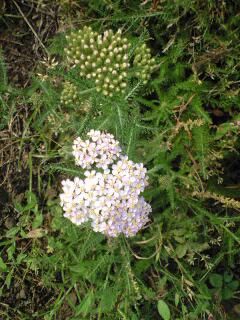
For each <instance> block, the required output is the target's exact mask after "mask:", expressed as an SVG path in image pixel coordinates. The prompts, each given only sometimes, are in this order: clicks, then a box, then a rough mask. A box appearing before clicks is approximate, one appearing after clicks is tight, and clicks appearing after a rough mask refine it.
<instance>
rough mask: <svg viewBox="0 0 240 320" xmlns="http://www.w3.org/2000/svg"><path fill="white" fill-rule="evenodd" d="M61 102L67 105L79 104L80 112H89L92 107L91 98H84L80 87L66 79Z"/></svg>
mask: <svg viewBox="0 0 240 320" xmlns="http://www.w3.org/2000/svg"><path fill="white" fill-rule="evenodd" d="M61 104H62V105H64V106H66V107H68V106H71V105H75V106H76V105H77V106H78V107H79V112H80V113H87V112H89V111H90V110H91V108H92V106H91V103H90V101H89V100H82V98H81V97H80V95H79V88H78V87H77V86H75V85H74V84H73V83H70V82H69V81H66V82H65V83H64V85H63V90H62V94H61Z"/></svg>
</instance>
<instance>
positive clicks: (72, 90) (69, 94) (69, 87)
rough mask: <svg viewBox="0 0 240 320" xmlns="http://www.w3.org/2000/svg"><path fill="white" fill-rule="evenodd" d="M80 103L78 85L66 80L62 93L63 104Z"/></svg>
mask: <svg viewBox="0 0 240 320" xmlns="http://www.w3.org/2000/svg"><path fill="white" fill-rule="evenodd" d="M78 103H80V101H79V96H78V87H77V86H75V85H74V84H72V83H70V82H68V81H66V82H65V83H64V85H63V91H62V94H61V104H63V105H65V106H70V105H75V104H78Z"/></svg>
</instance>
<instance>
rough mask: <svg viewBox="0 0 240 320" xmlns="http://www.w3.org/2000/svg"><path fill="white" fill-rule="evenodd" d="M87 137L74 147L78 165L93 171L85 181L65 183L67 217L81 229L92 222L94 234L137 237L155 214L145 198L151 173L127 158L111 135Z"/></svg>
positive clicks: (62, 196)
mask: <svg viewBox="0 0 240 320" xmlns="http://www.w3.org/2000/svg"><path fill="white" fill-rule="evenodd" d="M87 135H88V136H89V137H90V139H88V140H85V141H83V140H82V139H81V138H77V139H76V140H75V141H74V143H73V155H74V157H75V161H76V164H77V165H78V166H81V167H82V168H83V169H89V170H85V172H84V176H85V178H84V179H80V178H79V177H75V178H74V180H73V181H71V180H69V179H67V180H64V181H62V185H63V193H62V194H60V199H61V206H62V207H63V210H64V211H65V213H64V216H65V217H66V218H68V219H70V220H71V221H72V222H73V223H74V224H77V225H81V224H82V223H85V222H87V221H91V226H92V228H93V230H94V231H96V232H101V233H103V234H105V235H106V236H108V237H117V236H118V235H120V234H124V235H125V236H127V237H131V236H134V235H135V234H136V233H137V232H138V231H139V230H140V229H142V227H143V226H144V225H145V224H146V223H147V222H148V221H149V217H148V216H149V213H150V212H151V206H150V205H149V204H148V203H146V202H145V200H144V198H143V197H142V196H141V193H142V192H143V191H144V188H145V187H146V186H147V185H148V182H147V177H146V171H147V170H146V169H145V168H144V167H143V164H142V163H134V162H133V161H131V160H129V159H128V157H127V156H125V155H123V154H122V150H121V148H120V146H119V142H118V141H116V140H115V139H114V137H113V136H112V135H111V134H109V133H102V132H100V131H94V130H91V131H90V132H89V133H88V134H87ZM97 169H98V171H97ZM99 169H100V170H102V171H101V172H100V170H99Z"/></svg>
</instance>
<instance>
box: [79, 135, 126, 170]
mask: <svg viewBox="0 0 240 320" xmlns="http://www.w3.org/2000/svg"><path fill="white" fill-rule="evenodd" d="M87 136H89V138H90V139H88V140H85V141H83V140H82V139H81V138H77V139H76V140H74V141H73V155H74V157H75V162H76V165H78V166H80V167H82V168H83V169H91V167H92V165H94V164H95V165H96V167H97V168H102V169H107V168H108V166H109V165H110V164H112V163H113V162H114V161H115V160H116V159H117V158H118V157H119V155H120V153H121V148H120V147H119V141H116V140H115V139H114V137H113V135H111V134H109V133H106V134H105V133H101V132H100V131H94V130H91V131H90V132H88V133H87Z"/></svg>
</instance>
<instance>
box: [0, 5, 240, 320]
mask: <svg viewBox="0 0 240 320" xmlns="http://www.w3.org/2000/svg"><path fill="white" fill-rule="evenodd" d="M0 18H1V30H2V39H1V43H2V52H1V62H0V74H1V76H0V108H1V114H0V119H1V121H0V127H1V135H0V144H1V168H2V170H1V181H2V182H1V195H0V210H1V217H0V225H1V233H0V237H1V242H0V252H1V258H0V296H1V300H0V316H1V318H2V319H21V320H22V319H44V320H50V319H72V320H74V319H106V320H111V319H127V320H135V319H143V320H147V319H164V320H168V319H176V320H177V319H181V320H182V319H184V320H185V319H208V320H211V319H239V316H240V305H239V297H240V295H239V292H240V291H239V290H240V289H239V277H240V274H239V244H240V227H239V220H240V217H239V209H240V201H239V189H240V187H239V177H240V167H239V159H240V157H239V150H240V143H239V132H240V116H239V102H240V101H239V81H240V80H239V68H240V65H239V52H240V47H239V45H240V42H239V28H240V5H239V4H238V2H237V1H236V2H235V1H218V2H216V1H212V0H205V1H198V0H194V1H187V0H178V1H177V0H175V1H170V0H169V1H168V0H165V1H137V0H136V1H110V0H108V1H107V0H106V1H98V0H91V1H83V0H76V1H70V0H69V1H68V0H58V1H47V0H46V1H10V2H7V1H5V2H4V1H3V3H2V6H1V10H0ZM84 25H89V26H91V27H92V28H93V29H94V30H97V31H98V32H103V31H104V30H106V29H109V28H111V29H113V30H114V31H116V30H117V29H118V28H123V30H124V35H125V36H127V37H128V39H129V40H130V41H131V43H132V45H133V47H134V46H135V47H136V46H138V45H139V44H140V43H142V42H143V41H145V42H146V43H147V44H148V45H149V46H150V48H151V51H152V54H153V55H154V56H156V59H157V63H158V68H157V69H156V71H155V72H154V73H153V74H152V77H151V80H150V81H149V82H148V84H147V85H142V84H141V83H137V82H136V81H134V80H131V79H130V80H129V86H128V89H127V93H126V95H125V96H124V97H122V96H117V95H116V96H114V97H113V98H112V99H111V98H108V97H107V98H106V97H104V96H102V95H101V94H100V93H96V92H95V91H92V92H91V94H89V93H87V92H86V93H84V92H83V91H84V90H88V89H91V87H92V83H91V82H88V81H85V80H84V79H81V78H79V76H78V73H77V71H76V70H71V71H66V61H65V57H64V52H63V49H64V47H65V46H66V40H65V35H66V34H67V33H69V32H70V31H71V30H72V29H78V28H82V27H83V26H84ZM10 30H11V31H10ZM65 81H70V82H71V83H74V85H76V86H77V88H78V89H79V99H78V102H77V103H72V104H71V105H70V106H65V107H63V106H62V105H61V103H60V101H61V93H62V90H63V86H64V82H65ZM82 92H83V93H82ZM91 128H94V129H101V130H106V131H109V132H111V133H113V134H114V135H115V136H116V138H117V139H118V140H120V142H121V144H122V146H123V148H124V150H125V151H126V152H127V154H128V155H129V157H130V158H131V159H132V160H134V161H139V162H143V163H144V165H145V166H146V167H147V168H148V174H149V178H150V186H149V188H148V189H147V190H146V191H145V193H144V196H145V198H146V199H147V201H148V202H150V203H151V205H152V208H153V213H152V215H151V222H150V223H149V225H148V226H147V228H145V229H144V230H142V231H141V232H139V233H138V234H137V236H136V237H134V238H130V239H126V238H124V237H120V238H117V239H106V238H105V237H104V236H102V235H100V234H98V233H94V232H92V231H90V229H89V227H88V226H82V227H76V226H74V225H72V224H71V223H70V222H69V221H67V220H66V219H64V218H63V217H62V209H61V208H60V206H59V199H58V194H59V192H60V190H61V185H60V182H61V180H62V179H64V178H66V177H71V176H75V175H76V174H80V172H79V170H78V169H77V168H76V167H75V166H74V163H73V160H72V158H71V154H70V153H71V143H72V140H73V139H74V137H76V136H84V134H85V133H86V132H87V131H88V130H89V129H91Z"/></svg>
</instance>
